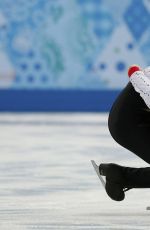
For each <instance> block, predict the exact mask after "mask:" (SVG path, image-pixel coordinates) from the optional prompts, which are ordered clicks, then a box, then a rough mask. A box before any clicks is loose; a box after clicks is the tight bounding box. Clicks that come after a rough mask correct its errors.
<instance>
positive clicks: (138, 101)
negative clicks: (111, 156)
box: [99, 83, 150, 201]
mask: <svg viewBox="0 0 150 230" xmlns="http://www.w3.org/2000/svg"><path fill="white" fill-rule="evenodd" d="M149 115H150V114H149V109H147V106H146V104H145V102H144V101H143V99H142V98H141V97H140V95H139V93H137V92H136V91H135V90H134V88H133V86H132V84H131V83H128V85H127V86H126V88H125V89H124V90H123V91H122V93H121V94H120V95H119V97H118V98H117V100H116V101H115V103H114V105H113V107H112V109H111V111H110V114H109V119H108V127H109V130H110V133H111V135H112V137H113V138H114V139H115V140H116V141H117V142H118V143H119V144H120V145H122V146H123V147H125V148H126V149H128V150H130V151H132V152H133V153H135V154H136V155H137V156H139V157H140V158H142V159H143V160H144V161H146V162H147V163H150V151H149V147H150V118H149ZM99 171H100V174H101V175H105V176H106V192H107V194H108V195H109V196H110V197H111V199H113V200H116V201H117V200H123V199H124V196H122V195H121V196H119V197H118V194H122V192H123V193H124V189H126V188H137V187H142V188H150V167H147V168H131V167H123V166H119V165H116V164H101V165H100V166H99ZM118 185H120V188H118V187H117V186H118Z"/></svg>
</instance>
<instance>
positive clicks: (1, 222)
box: [0, 113, 150, 230]
mask: <svg viewBox="0 0 150 230" xmlns="http://www.w3.org/2000/svg"><path fill="white" fill-rule="evenodd" d="M107 116H108V114H100V113H97V114H90V113H89V114H78V113H76V114H54V113H53V114H38V115H34V114H1V115H0V130H1V132H0V229H1V230H9V229H11V230H27V229H29V230H31V229H38V230H39V229H40V230H46V229H53V230H55V229H57V230H59V229H63V230H72V229H81V230H82V229H87V230H88V229H91V230H96V229H101V230H107V229H111V230H112V229H113V230H116V229H123V230H126V229H132V230H133V229H137V230H138V229H140V230H141V229H149V226H150V211H147V210H146V206H149V205H150V190H149V189H139V190H138V189H136V190H129V191H128V192H127V193H126V199H125V200H124V201H122V202H115V201H112V200H110V198H109V197H107V195H106V193H105V191H104V188H103V186H102V185H101V184H100V182H99V179H98V177H97V175H96V174H95V172H94V170H93V167H92V165H91V162H90V160H91V159H94V160H95V161H96V163H100V162H115V163H119V164H122V165H128V166H136V167H138V166H143V167H144V166H147V163H145V162H144V161H142V160H141V159H140V158H138V157H137V156H136V155H134V154H132V153H131V152H129V151H127V150H125V149H123V148H122V147H121V146H119V145H118V144H117V143H115V141H114V140H113V139H112V138H111V136H110V134H109V132H108V129H107ZM143 141H144V140H143Z"/></svg>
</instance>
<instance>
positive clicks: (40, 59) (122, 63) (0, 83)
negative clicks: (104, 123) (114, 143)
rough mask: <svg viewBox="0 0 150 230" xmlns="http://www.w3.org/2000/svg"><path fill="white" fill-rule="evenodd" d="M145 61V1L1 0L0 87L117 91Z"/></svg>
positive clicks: (149, 59)
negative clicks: (130, 69)
mask: <svg viewBox="0 0 150 230" xmlns="http://www.w3.org/2000/svg"><path fill="white" fill-rule="evenodd" d="M133 63H137V64H139V65H141V66H142V67H145V66H147V65H150V0H143V1H142V0H125V1H120V0H15V1H12V0H1V1H0V87H1V88H6V89H8V88H9V89H117V88H122V87H123V86H124V85H125V84H126V82H127V81H128V79H127V76H126V71H127V67H128V66H129V65H130V64H133Z"/></svg>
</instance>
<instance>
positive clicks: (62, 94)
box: [0, 90, 120, 112]
mask: <svg viewBox="0 0 150 230" xmlns="http://www.w3.org/2000/svg"><path fill="white" fill-rule="evenodd" d="M119 93H120V90H0V112H107V111H109V110H110V108H111V106H112V103H113V102H114V100H115V98H116V97H117V95H118V94H119Z"/></svg>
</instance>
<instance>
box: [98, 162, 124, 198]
mask: <svg viewBox="0 0 150 230" xmlns="http://www.w3.org/2000/svg"><path fill="white" fill-rule="evenodd" d="M99 172H100V175H102V176H106V185H105V189H106V192H107V194H108V196H109V197H110V198H111V199H113V200H115V201H122V200H124V198H125V191H127V190H128V188H126V187H125V179H124V176H123V172H122V167H121V166H120V165H117V164H112V163H110V164H100V166H99Z"/></svg>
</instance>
